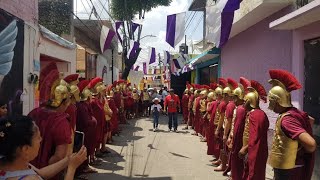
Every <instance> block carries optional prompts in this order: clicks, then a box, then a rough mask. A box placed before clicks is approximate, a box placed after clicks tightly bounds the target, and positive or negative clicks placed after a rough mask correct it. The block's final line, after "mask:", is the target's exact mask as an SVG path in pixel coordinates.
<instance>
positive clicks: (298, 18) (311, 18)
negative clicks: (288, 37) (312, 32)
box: [269, 0, 320, 30]
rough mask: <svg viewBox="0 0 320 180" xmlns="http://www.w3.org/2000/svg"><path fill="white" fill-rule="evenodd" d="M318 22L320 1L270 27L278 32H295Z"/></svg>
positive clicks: (300, 9) (298, 10) (277, 21)
mask: <svg viewBox="0 0 320 180" xmlns="http://www.w3.org/2000/svg"><path fill="white" fill-rule="evenodd" d="M317 21H320V0H314V1H312V2H310V3H309V4H307V5H305V6H303V7H301V8H299V9H297V10H295V11H293V12H291V13H289V14H287V15H285V16H283V17H281V18H279V19H277V20H275V21H273V22H271V23H270V25H269V27H270V28H272V29H278V30H294V29H298V28H300V27H303V26H306V25H309V24H311V23H314V22H317Z"/></svg>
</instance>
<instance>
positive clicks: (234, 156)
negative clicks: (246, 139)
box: [230, 105, 246, 180]
mask: <svg viewBox="0 0 320 180" xmlns="http://www.w3.org/2000/svg"><path fill="white" fill-rule="evenodd" d="M245 120H246V110H245V108H244V107H243V106H242V105H241V106H238V108H237V110H236V118H235V120H234V128H233V139H232V144H233V145H232V149H231V156H230V157H231V163H230V166H231V177H232V179H233V180H241V179H242V176H243V159H241V158H239V155H238V153H239V151H240V150H241V148H242V138H243V131H244V126H245V123H246V121H245Z"/></svg>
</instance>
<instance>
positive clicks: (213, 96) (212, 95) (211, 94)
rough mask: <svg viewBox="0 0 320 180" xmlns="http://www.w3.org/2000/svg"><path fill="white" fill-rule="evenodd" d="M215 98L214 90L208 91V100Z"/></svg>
mask: <svg viewBox="0 0 320 180" xmlns="http://www.w3.org/2000/svg"><path fill="white" fill-rule="evenodd" d="M215 99H216V95H215V92H214V91H211V92H209V94H208V100H209V101H213V100H215Z"/></svg>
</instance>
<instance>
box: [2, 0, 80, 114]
mask: <svg viewBox="0 0 320 180" xmlns="http://www.w3.org/2000/svg"><path fill="white" fill-rule="evenodd" d="M21 7H23V8H21ZM0 9H1V16H2V17H4V18H2V19H7V20H8V21H10V19H17V21H18V36H17V39H16V41H17V44H16V47H15V50H14V52H15V55H14V59H13V65H12V68H11V71H10V72H9V74H8V75H7V76H6V77H5V79H9V80H8V82H9V83H7V85H6V86H8V90H7V91H9V92H7V93H6V92H4V93H3V92H2V93H1V96H7V97H6V98H7V99H6V101H8V102H10V101H12V99H13V98H14V95H15V94H16V93H18V92H19V91H22V92H23V93H22V98H21V99H22V100H23V102H22V105H21V106H20V108H21V109H20V108H18V109H19V110H18V111H17V112H18V113H23V114H28V113H29V112H30V111H31V110H32V109H33V108H34V107H37V106H38V104H39V102H38V97H39V93H38V92H37V89H38V86H37V85H38V84H37V83H38V81H37V80H38V76H39V72H40V70H41V68H43V67H44V66H45V65H46V64H47V63H48V62H50V61H56V62H57V64H58V68H59V70H60V71H61V72H64V74H65V75H68V74H70V73H75V70H76V67H75V66H76V61H75V60H76V51H75V50H76V49H75V44H73V43H72V42H69V41H67V40H65V39H63V38H61V37H59V36H58V35H56V34H54V33H52V32H51V31H49V30H48V29H46V28H45V27H42V26H40V25H39V24H38V21H39V15H38V0H25V1H19V0H3V1H1V2H0ZM0 24H3V25H4V27H5V26H6V21H2V22H0ZM1 30H2V29H1ZM21 37H22V38H21ZM20 44H22V46H21V47H20ZM13 77H14V78H15V79H10V78H13Z"/></svg>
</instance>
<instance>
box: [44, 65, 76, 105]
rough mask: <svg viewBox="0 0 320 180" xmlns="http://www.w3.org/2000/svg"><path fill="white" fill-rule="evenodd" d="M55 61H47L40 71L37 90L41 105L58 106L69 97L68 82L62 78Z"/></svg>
mask: <svg viewBox="0 0 320 180" xmlns="http://www.w3.org/2000/svg"><path fill="white" fill-rule="evenodd" d="M62 76H63V74H62V73H59V71H58V67H57V64H56V63H55V62H51V63H49V64H48V65H47V66H46V67H45V68H43V69H42V70H41V72H40V80H39V91H40V97H39V98H40V104H41V106H44V105H47V106H51V107H55V108H56V107H59V106H60V105H61V103H62V102H63V101H64V100H66V99H68V98H70V92H69V89H68V83H66V82H65V81H64V80H62V79H61V78H62Z"/></svg>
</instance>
